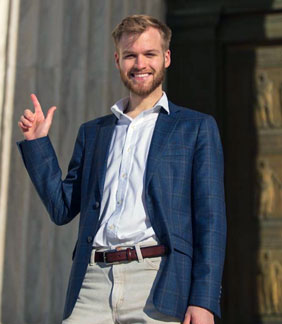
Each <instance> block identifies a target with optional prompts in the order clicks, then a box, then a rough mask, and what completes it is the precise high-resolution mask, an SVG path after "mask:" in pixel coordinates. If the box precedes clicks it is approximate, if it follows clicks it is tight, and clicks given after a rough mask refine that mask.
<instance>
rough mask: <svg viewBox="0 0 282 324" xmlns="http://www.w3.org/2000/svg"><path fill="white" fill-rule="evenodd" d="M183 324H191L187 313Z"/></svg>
mask: <svg viewBox="0 0 282 324" xmlns="http://www.w3.org/2000/svg"><path fill="white" fill-rule="evenodd" d="M183 324H192V323H191V315H190V314H189V313H188V314H187V313H186V315H185V319H184V322H183Z"/></svg>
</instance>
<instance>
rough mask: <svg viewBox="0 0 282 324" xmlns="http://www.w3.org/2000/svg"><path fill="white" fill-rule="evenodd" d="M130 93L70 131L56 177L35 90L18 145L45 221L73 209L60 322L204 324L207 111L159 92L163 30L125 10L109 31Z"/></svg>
mask: <svg viewBox="0 0 282 324" xmlns="http://www.w3.org/2000/svg"><path fill="white" fill-rule="evenodd" d="M113 38H114V41H115V46H116V52H115V62H116V66H117V68H118V70H119V72H120V76H121V79H122V81H123V83H124V84H125V86H126V87H127V88H128V90H129V97H127V98H124V99H121V100H120V101H118V102H117V103H116V104H115V105H113V106H112V108H111V110H112V114H111V115H107V116H105V117H101V118H99V119H96V120H93V121H89V122H87V123H85V124H83V125H82V126H81V127H80V130H79V133H78V136H77V141H76V144H75V148H74V153H73V156H72V159H71V161H70V165H69V170H68V174H67V177H66V179H65V180H63V181H62V180H61V170H60V168H59V165H58V162H57V158H56V155H55V152H54V150H53V147H52V144H51V142H50V139H49V137H48V132H49V129H50V126H51V124H52V119H53V115H54V111H55V109H56V107H51V108H50V109H49V110H48V113H47V115H46V117H45V116H44V114H43V112H42V109H41V106H40V104H39V102H38V100H37V98H36V96H35V95H31V99H32V101H33V104H34V112H33V111H31V110H25V111H24V114H23V116H22V117H21V120H20V121H19V127H20V129H21V130H22V132H23V135H24V138H25V140H24V141H22V142H20V143H19V148H20V151H21V154H22V157H23V160H24V163H25V166H26V168H27V170H28V172H29V174H30V177H31V179H32V181H33V183H34V185H35V187H36V189H37V191H38V193H39V195H40V197H41V199H42V201H43V203H44V204H45V206H46V208H47V210H48V212H49V214H50V217H51V219H52V220H53V221H54V222H55V223H56V224H58V225H62V224H66V223H68V222H70V221H71V220H72V219H73V218H74V217H75V216H76V215H77V214H79V213H80V223H79V233H78V240H77V243H76V246H75V249H74V253H73V266H72V271H71V277H70V281H69V287H68V292H67V298H66V306H65V313H64V321H63V323H64V324H102V323H105V324H108V323H120V324H122V323H182V322H183V323H185V324H212V323H214V314H216V315H218V316H220V305H219V303H220V294H221V293H220V291H221V278H222V270H223V263H224V254H225V239H226V221H225V203H224V188H223V156H222V148H221V143H220V138H219V134H218V129H217V126H216V123H215V121H214V119H213V118H212V117H211V116H208V115H205V114H202V113H199V112H196V111H193V110H190V109H188V108H182V107H179V106H176V105H175V104H173V103H172V102H170V101H169V100H168V99H167V96H166V94H165V92H163V90H162V82H163V79H164V75H165V70H166V68H168V67H169V65H170V50H169V43H170V38H171V31H170V29H169V28H168V27H167V26H166V25H165V24H163V23H161V22H160V21H158V20H157V19H155V18H153V17H149V16H145V15H134V16H130V17H127V18H125V19H123V21H122V22H121V23H120V24H119V25H118V26H117V27H116V28H115V30H114V31H113Z"/></svg>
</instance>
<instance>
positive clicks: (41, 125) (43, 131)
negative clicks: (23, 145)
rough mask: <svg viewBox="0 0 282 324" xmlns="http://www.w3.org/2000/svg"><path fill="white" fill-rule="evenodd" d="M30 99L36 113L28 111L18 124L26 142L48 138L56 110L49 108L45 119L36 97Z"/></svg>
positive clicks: (33, 95) (32, 95) (32, 96)
mask: <svg viewBox="0 0 282 324" xmlns="http://www.w3.org/2000/svg"><path fill="white" fill-rule="evenodd" d="M30 97H31V100H32V102H33V106H34V113H33V112H32V111H31V110H29V109H26V110H25V111H24V114H23V115H22V116H21V119H20V121H19V122H18V125H19V128H20V129H21V131H22V133H23V135H24V138H25V139H26V140H33V139H37V138H40V137H44V136H47V135H48V132H49V129H50V127H51V124H52V120H53V116H54V112H55V110H56V107H55V106H53V107H51V108H49V110H48V112H47V115H46V117H45V116H44V114H43V112H42V109H41V106H40V103H39V101H38V99H37V97H36V95H35V94H31V95H30Z"/></svg>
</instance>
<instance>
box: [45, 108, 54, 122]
mask: <svg viewBox="0 0 282 324" xmlns="http://www.w3.org/2000/svg"><path fill="white" fill-rule="evenodd" d="M56 109H57V107H55V106H53V107H51V108H49V110H48V112H47V115H46V118H45V120H46V122H47V123H48V124H49V125H51V124H52V120H53V116H54V113H55V110H56Z"/></svg>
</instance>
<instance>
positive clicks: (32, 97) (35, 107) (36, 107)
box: [30, 93, 42, 113]
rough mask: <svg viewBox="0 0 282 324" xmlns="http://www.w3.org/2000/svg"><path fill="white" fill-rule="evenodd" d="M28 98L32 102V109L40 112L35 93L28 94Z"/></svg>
mask: <svg viewBox="0 0 282 324" xmlns="http://www.w3.org/2000/svg"><path fill="white" fill-rule="evenodd" d="M30 98H31V100H32V102H33V106H34V110H35V112H40V113H42V109H41V105H40V103H39V101H38V99H37V97H36V95H35V94H34V93H32V94H31V95H30Z"/></svg>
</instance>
